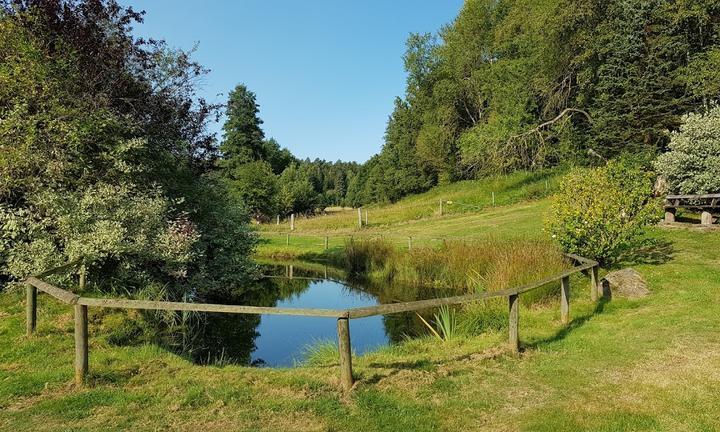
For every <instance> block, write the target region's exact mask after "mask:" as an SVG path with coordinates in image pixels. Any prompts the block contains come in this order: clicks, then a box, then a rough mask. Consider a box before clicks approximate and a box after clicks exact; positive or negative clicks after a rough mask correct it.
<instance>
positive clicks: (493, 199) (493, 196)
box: [492, 192, 495, 206]
mask: <svg viewBox="0 0 720 432" xmlns="http://www.w3.org/2000/svg"><path fill="white" fill-rule="evenodd" d="M492 202H493V204H492V205H493V206H495V192H493V193H492Z"/></svg>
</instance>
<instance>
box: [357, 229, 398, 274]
mask: <svg viewBox="0 0 720 432" xmlns="http://www.w3.org/2000/svg"><path fill="white" fill-rule="evenodd" d="M395 255H396V249H395V246H393V245H392V243H390V242H388V241H386V240H384V239H381V238H380V239H360V240H355V239H350V240H348V241H347V242H346V243H345V271H346V272H347V273H348V274H349V275H352V276H359V275H368V274H369V273H371V272H373V271H379V272H382V271H383V270H385V269H386V268H388V266H389V264H391V263H392V262H393V260H394V257H395Z"/></svg>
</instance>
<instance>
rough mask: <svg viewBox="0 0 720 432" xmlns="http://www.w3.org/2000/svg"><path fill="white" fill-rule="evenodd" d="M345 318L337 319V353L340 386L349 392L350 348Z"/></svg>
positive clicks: (348, 329)
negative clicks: (338, 352)
mask: <svg viewBox="0 0 720 432" xmlns="http://www.w3.org/2000/svg"><path fill="white" fill-rule="evenodd" d="M349 321H350V320H349V319H348V318H347V317H343V318H338V320H337V333H338V351H340V385H341V386H342V388H343V390H345V391H350V390H352V386H353V374H352V349H351V347H350V324H349Z"/></svg>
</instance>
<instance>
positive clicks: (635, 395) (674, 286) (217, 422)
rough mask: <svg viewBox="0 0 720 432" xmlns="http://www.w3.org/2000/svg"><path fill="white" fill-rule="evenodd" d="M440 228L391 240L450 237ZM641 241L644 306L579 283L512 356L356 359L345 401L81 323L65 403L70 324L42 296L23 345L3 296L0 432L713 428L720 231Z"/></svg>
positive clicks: (497, 351) (387, 354) (299, 382)
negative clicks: (113, 336) (646, 246)
mask: <svg viewBox="0 0 720 432" xmlns="http://www.w3.org/2000/svg"><path fill="white" fill-rule="evenodd" d="M546 206H547V202H546V201H536V202H533V203H521V204H517V205H513V206H509V207H503V208H498V209H494V210H492V211H488V212H487V213H484V214H482V215H469V214H467V215H459V216H455V217H457V218H458V219H457V220H458V222H459V221H465V222H467V223H459V224H458V225H457V226H458V228H453V230H454V231H453V232H456V233H457V235H467V234H477V233H487V232H495V231H494V230H491V229H490V228H491V227H493V226H495V227H498V228H499V230H500V233H499V234H496V235H503V234H509V235H521V234H523V233H538V230H539V228H540V222H539V221H540V220H541V212H542V210H543V209H544V208H545V207H546ZM455 217H453V219H451V220H455V219H454V218H455ZM462 218H469V219H468V220H464V219H462ZM500 221H502V222H500ZM446 222H447V219H430V220H424V221H418V222H414V223H408V224H406V225H407V226H406V227H404V228H400V227H398V229H417V230H418V231H416V232H418V233H423V234H427V233H430V232H439V231H442V232H447V231H448V230H450V228H443V225H444V224H445V223H446ZM507 223H512V224H513V226H514V227H516V228H508V226H507ZM535 235H537V234H535ZM651 235H652V237H654V238H656V239H657V240H659V241H661V242H666V243H668V244H671V245H672V253H671V256H670V258H669V261H667V258H665V259H658V258H663V256H664V255H667V249H668V248H667V247H666V248H656V251H658V250H662V251H664V253H659V254H651V253H648V254H646V255H645V257H646V258H648V261H649V262H648V263H646V264H640V265H637V268H638V269H639V270H640V271H641V272H643V273H644V274H645V275H646V277H647V279H648V281H649V283H650V287H651V289H652V291H653V294H652V295H651V296H649V297H647V298H645V299H642V300H635V301H630V300H621V299H614V300H612V301H611V302H609V303H603V304H600V305H597V306H596V305H592V304H590V302H589V301H588V300H587V297H588V295H587V289H586V288H587V285H586V281H584V280H582V279H575V280H573V297H572V298H573V300H572V303H571V313H572V316H573V318H574V319H573V321H572V323H571V324H570V325H569V326H567V327H564V326H562V325H561V324H560V323H559V322H558V318H559V313H558V311H557V308H556V307H547V308H535V309H533V310H528V309H526V308H523V309H522V310H521V339H522V342H523V345H524V347H525V349H524V352H523V354H522V355H521V357H520V358H515V357H512V356H510V355H508V354H507V353H506V352H505V351H504V350H503V348H502V342H503V341H504V340H505V335H504V333H502V332H498V333H495V332H490V333H487V334H485V335H483V336H480V337H475V338H472V339H467V340H459V341H456V342H451V343H448V344H438V343H437V342H435V341H434V340H431V339H426V340H415V341H411V342H408V343H405V344H403V345H400V346H396V347H391V348H387V349H384V350H381V351H379V352H376V353H372V354H368V355H366V356H363V357H360V358H358V359H356V372H357V375H358V378H359V383H358V387H357V389H356V391H355V392H354V394H353V395H352V396H351V397H350V398H345V397H343V396H342V395H340V394H339V393H338V392H337V390H336V385H337V381H336V380H337V378H336V377H337V374H338V369H337V365H336V364H335V363H334V362H333V363H330V364H327V365H325V366H313V367H303V368H297V369H291V370H258V369H252V368H242V367H236V366H229V367H223V368H218V367H201V366H194V365H191V364H189V363H187V362H186V361H185V360H183V359H181V358H178V357H176V356H174V355H171V354H168V353H166V352H163V351H161V350H159V349H157V348H155V347H149V346H142V347H125V348H118V347H110V346H108V345H107V343H106V342H105V341H104V339H103V337H102V331H101V330H102V329H98V328H97V327H93V325H92V321H91V327H90V328H91V341H90V343H91V351H90V353H91V354H90V356H91V358H90V366H91V371H92V377H91V382H90V384H89V385H88V386H87V387H85V388H80V389H78V388H75V387H74V386H73V385H72V384H70V382H71V378H72V355H73V354H72V353H73V346H72V343H73V342H72V316H71V312H70V310H69V309H67V308H65V307H61V306H58V305H56V304H55V303H54V302H53V301H52V300H50V299H48V298H47V297H45V296H43V297H41V299H40V316H39V321H40V326H39V332H38V335H37V336H36V337H34V338H32V339H30V340H27V339H26V338H25V337H24V336H23V335H22V329H23V327H24V324H23V316H24V312H23V308H22V296H21V295H20V294H17V293H9V294H3V295H0V342H2V344H1V345H0V430H17V431H20V430H56V429H61V428H68V429H69V428H73V429H77V430H82V429H113V428H114V429H127V428H134V429H138V430H146V429H158V428H160V429H163V428H176V429H185V430H191V429H198V428H202V429H204V430H226V429H234V430H278V429H285V430H364V431H369V430H387V431H396V430H408V431H409V430H428V431H430V430H547V431H554V430H607V431H611V430H648V431H650V430H652V431H655V430H668V431H670V430H698V431H699V430H708V431H710V430H718V429H720V414H719V413H718V411H717V407H718V406H720V341H718V328H720V313H718V311H720V307H719V306H720V272H719V271H718V268H719V267H720V233H719V232H717V231H715V232H701V231H691V230H660V229H653V230H652V231H651ZM316 243H317V241H316ZM312 247H313V248H316V247H318V246H316V245H313V246H312ZM298 250H299V251H301V250H300V249H298ZM658 255H659V256H658ZM650 258H652V259H650ZM650 261H654V262H652V263H651V262H650ZM91 319H92V313H91ZM329 325H333V323H331V322H330V323H329ZM352 325H359V323H358V324H355V323H351V326H352Z"/></svg>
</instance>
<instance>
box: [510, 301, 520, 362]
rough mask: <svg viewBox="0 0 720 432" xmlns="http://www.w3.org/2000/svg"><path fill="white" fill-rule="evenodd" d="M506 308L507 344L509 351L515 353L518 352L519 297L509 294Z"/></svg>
mask: <svg viewBox="0 0 720 432" xmlns="http://www.w3.org/2000/svg"><path fill="white" fill-rule="evenodd" d="M508 306H509V316H510V320H509V325H508V328H509V340H508V342H509V344H510V350H511V351H512V352H513V353H517V352H519V351H520V334H519V327H520V295H518V294H510V295H509V296H508Z"/></svg>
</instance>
